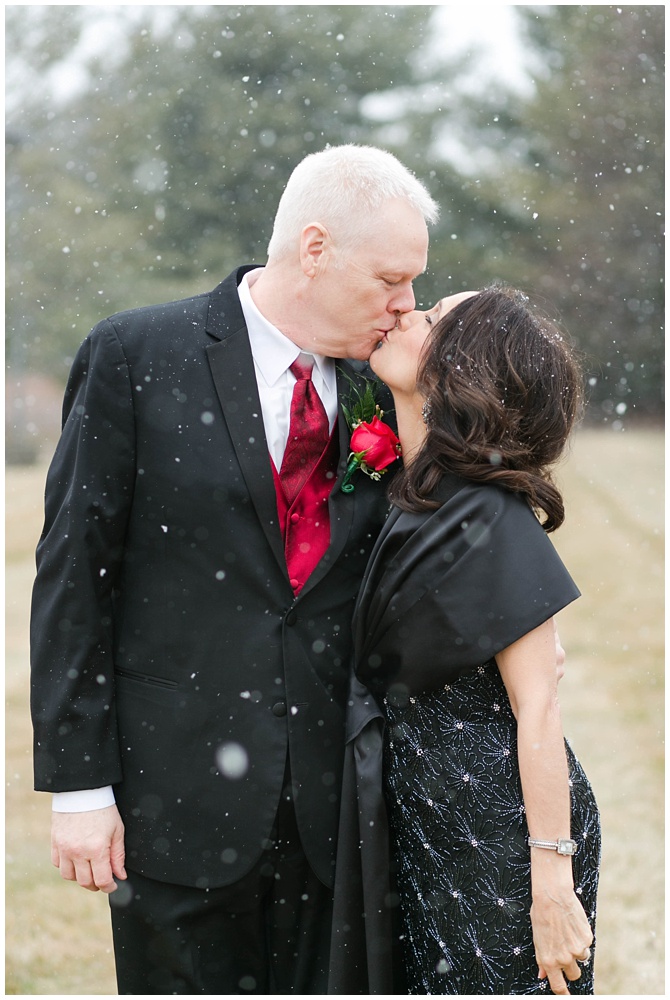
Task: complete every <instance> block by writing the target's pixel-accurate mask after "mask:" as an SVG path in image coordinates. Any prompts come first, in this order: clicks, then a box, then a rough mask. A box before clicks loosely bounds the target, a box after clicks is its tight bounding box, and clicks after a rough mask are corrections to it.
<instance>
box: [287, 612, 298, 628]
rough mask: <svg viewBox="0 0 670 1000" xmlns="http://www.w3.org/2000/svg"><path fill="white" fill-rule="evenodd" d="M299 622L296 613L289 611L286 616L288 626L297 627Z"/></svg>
mask: <svg viewBox="0 0 670 1000" xmlns="http://www.w3.org/2000/svg"><path fill="white" fill-rule="evenodd" d="M297 620H298V616H297V614H296V613H295V611H289V613H288V614H287V615H286V618H285V619H284V621H285V622H286V624H287V625H295V623H296V622H297Z"/></svg>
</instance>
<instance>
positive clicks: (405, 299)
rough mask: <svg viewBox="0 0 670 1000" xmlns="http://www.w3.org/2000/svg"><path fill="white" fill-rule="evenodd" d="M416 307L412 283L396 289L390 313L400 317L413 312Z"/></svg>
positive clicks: (389, 309)
mask: <svg viewBox="0 0 670 1000" xmlns="http://www.w3.org/2000/svg"><path fill="white" fill-rule="evenodd" d="M415 306H416V299H415V298H414V289H413V288H412V283H411V282H407V284H406V285H403V286H402V287H398V288H397V289H396V292H395V295H394V296H393V298H392V299H391V301H390V302H389V304H388V311H389V312H394V313H396V315H398V314H402V313H408V312H412V310H413V309H414V307H415Z"/></svg>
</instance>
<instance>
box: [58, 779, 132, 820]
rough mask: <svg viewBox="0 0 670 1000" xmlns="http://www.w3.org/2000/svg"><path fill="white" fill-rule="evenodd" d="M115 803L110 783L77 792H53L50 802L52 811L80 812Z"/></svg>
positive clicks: (103, 807)
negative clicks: (102, 786)
mask: <svg viewBox="0 0 670 1000" xmlns="http://www.w3.org/2000/svg"><path fill="white" fill-rule="evenodd" d="M115 803H116V799H115V798H114V789H113V788H112V786H111V785H106V786H105V787H104V788H85V789H82V790H81V791H78V792H54V794H53V799H52V803H51V808H52V810H53V812H58V813H81V812H92V811H93V810H94V809H106V808H107V806H113V805H114V804H115Z"/></svg>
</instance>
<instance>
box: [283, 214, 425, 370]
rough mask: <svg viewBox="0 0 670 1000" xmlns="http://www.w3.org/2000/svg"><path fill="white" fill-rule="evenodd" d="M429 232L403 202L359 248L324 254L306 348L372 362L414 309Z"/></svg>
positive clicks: (313, 295) (313, 290)
mask: <svg viewBox="0 0 670 1000" xmlns="http://www.w3.org/2000/svg"><path fill="white" fill-rule="evenodd" d="M427 255H428V230H427V227H426V223H425V221H424V219H423V216H422V215H421V213H420V212H419V211H418V210H417V209H415V208H413V207H412V206H411V205H409V204H408V203H407V202H406V201H402V200H401V199H392V200H390V201H389V202H387V204H386V205H385V206H384V207H383V208H382V209H381V210H380V211H379V213H378V216H377V219H376V221H375V226H374V228H373V229H372V230H371V231H370V232H368V234H367V235H366V237H365V238H364V239H363V240H362V241H361V243H360V245H359V246H357V247H356V248H355V249H353V250H352V251H349V252H347V253H345V254H343V255H342V256H341V257H340V259H339V266H336V258H335V257H333V255H331V254H327V255H324V260H323V261H322V262H321V266H320V267H319V269H318V273H317V274H316V275H315V277H314V278H313V279H312V287H311V288H310V293H309V294H310V310H309V315H310V325H311V324H312V323H314V329H313V330H311V331H310V335H311V336H312V337H313V343H314V346H313V347H311V348H307V347H306V345H305V344H303V345H302V346H303V347H305V348H306V349H311V350H314V351H315V352H316V353H319V354H326V355H329V356H330V357H336V358H359V359H362V360H364V359H367V358H369V357H370V354H371V353H372V351H373V350H374V349H375V348H376V346H377V344H378V343H379V342H380V341H381V340H382V339H383V338H384V336H385V335H386V334H387V333H388V331H389V330H392V329H393V328H394V327H395V326H396V323H397V321H398V318H399V317H400V316H401V315H403V314H404V313H407V312H411V310H413V309H414V305H415V301H414V292H413V290H412V282H413V280H414V279H415V278H416V277H417V275H419V274H421V273H422V272H423V271H424V270H425V267H426V260H427Z"/></svg>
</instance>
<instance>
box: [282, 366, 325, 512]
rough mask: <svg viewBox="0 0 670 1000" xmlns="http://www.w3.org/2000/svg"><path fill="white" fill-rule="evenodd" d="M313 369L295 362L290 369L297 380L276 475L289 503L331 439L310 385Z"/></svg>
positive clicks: (311, 384)
mask: <svg viewBox="0 0 670 1000" xmlns="http://www.w3.org/2000/svg"><path fill="white" fill-rule="evenodd" d="M300 357H303V355H301V356H300ZM313 367H314V363H313V362H308V363H307V364H305V363H303V362H302V361H301V360H300V359H298V360H297V361H294V362H293V364H292V365H291V367H290V369H289V370H290V371H291V372H293V374H294V375H295V377H296V380H297V381H296V383H295V385H294V386H293V397H292V399H291V423H290V426H289V432H288V440H287V442H286V450H285V452H284V459H283V461H282V465H281V470H280V472H279V476H280V478H281V484H282V488H283V490H284V493H285V494H286V499H287V500H288V502H289V504H292V503H293V501H294V500H295V498H296V497H297V495H298V493H299V492H300V490H301V489H302V488H303V486H304V485H305V483H306V482H307V480H308V479H309V477H310V474H311V472H312V470H313V469H314V466H315V465H316V463H317V462H318V461H319V459H320V458H321V455H322V454H323V449H324V448H325V447H326V445H327V444H328V440H329V438H330V432H329V430H328V417H327V415H326V411H325V409H324V406H323V403H322V402H321V399H320V398H319V394H318V392H317V391H316V389H315V388H314V383H313V382H312V368H313Z"/></svg>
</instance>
